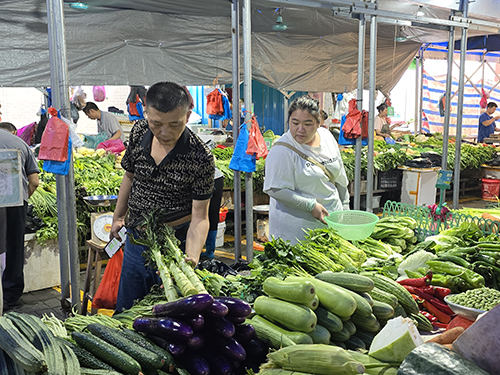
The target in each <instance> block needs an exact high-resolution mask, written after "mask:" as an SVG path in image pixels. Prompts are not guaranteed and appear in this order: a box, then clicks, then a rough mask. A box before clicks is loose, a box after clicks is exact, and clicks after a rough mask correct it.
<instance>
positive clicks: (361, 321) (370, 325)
mask: <svg viewBox="0 0 500 375" xmlns="http://www.w3.org/2000/svg"><path fill="white" fill-rule="evenodd" d="M351 321H352V322H353V323H354V324H355V325H356V328H359V329H362V330H365V331H368V332H378V331H379V330H380V323H379V321H378V320H377V318H376V317H375V315H373V314H372V315H370V316H368V317H366V316H359V315H357V314H353V315H352V316H351Z"/></svg>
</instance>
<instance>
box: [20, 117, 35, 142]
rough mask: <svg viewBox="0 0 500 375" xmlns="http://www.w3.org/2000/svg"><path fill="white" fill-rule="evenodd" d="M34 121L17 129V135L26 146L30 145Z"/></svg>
mask: <svg viewBox="0 0 500 375" xmlns="http://www.w3.org/2000/svg"><path fill="white" fill-rule="evenodd" d="M35 125H36V122H32V123H31V124H29V125H26V126H23V127H22V128H21V129H17V136H18V137H19V138H21V139H22V140H23V141H24V142H26V144H27V145H28V146H32V144H31V138H32V137H33V133H34V131H35Z"/></svg>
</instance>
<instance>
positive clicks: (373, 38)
mask: <svg viewBox="0 0 500 375" xmlns="http://www.w3.org/2000/svg"><path fill="white" fill-rule="evenodd" d="M376 69H377V16H371V24H370V80H369V82H370V115H369V121H368V155H367V159H368V166H367V170H366V211H368V212H372V211H373V150H374V139H373V131H374V126H375V95H376V78H377V71H376Z"/></svg>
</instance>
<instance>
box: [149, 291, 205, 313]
mask: <svg viewBox="0 0 500 375" xmlns="http://www.w3.org/2000/svg"><path fill="white" fill-rule="evenodd" d="M213 301H214V299H213V298H212V296H211V295H210V294H195V295H193V296H189V297H185V298H181V299H178V300H176V301H172V302H167V303H164V304H159V305H155V306H153V315H154V316H157V317H163V316H171V317H182V316H193V315H197V314H199V313H200V312H202V311H203V310H205V309H206V308H207V307H210V306H211V305H212V303H213Z"/></svg>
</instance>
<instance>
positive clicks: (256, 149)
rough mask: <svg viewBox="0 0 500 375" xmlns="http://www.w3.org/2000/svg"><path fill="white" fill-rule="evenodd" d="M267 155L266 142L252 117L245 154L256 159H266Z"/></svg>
mask: <svg viewBox="0 0 500 375" xmlns="http://www.w3.org/2000/svg"><path fill="white" fill-rule="evenodd" d="M267 153H268V150H267V146H266V141H265V140H264V137H263V136H262V133H261V132H260V129H259V123H258V122H257V119H256V118H255V116H252V127H251V128H250V135H249V138H248V146H247V154H248V155H255V156H256V157H257V159H259V158H264V159H265V158H266V156H267Z"/></svg>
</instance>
